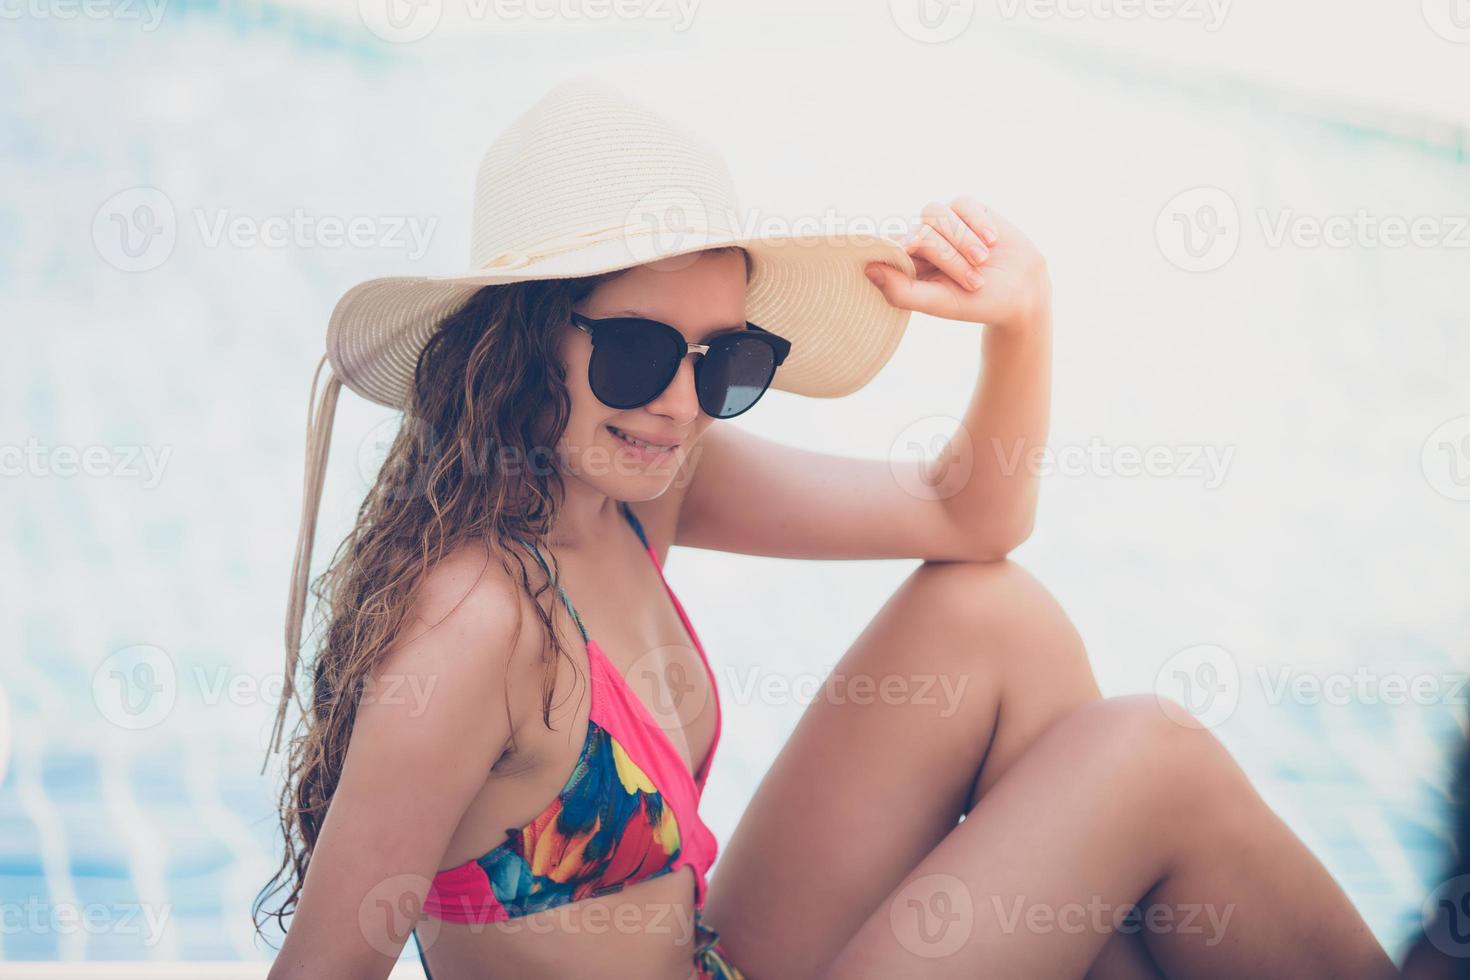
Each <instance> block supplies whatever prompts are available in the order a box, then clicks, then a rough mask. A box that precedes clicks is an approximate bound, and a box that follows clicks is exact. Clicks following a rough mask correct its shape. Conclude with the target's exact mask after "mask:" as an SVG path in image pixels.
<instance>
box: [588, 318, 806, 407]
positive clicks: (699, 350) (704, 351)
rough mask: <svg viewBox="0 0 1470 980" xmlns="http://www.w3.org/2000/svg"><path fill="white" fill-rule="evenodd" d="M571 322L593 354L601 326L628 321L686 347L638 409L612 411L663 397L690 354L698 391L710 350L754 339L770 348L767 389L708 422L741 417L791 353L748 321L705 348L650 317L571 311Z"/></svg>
mask: <svg viewBox="0 0 1470 980" xmlns="http://www.w3.org/2000/svg"><path fill="white" fill-rule="evenodd" d="M571 319H572V325H573V326H575V327H576V328H577V329H578V330H581V331H583V332H584V333H586V334H587V335H588V336H590V337H591V338H592V347H593V350H594V351H595V350H596V348H597V335H598V333H599V330H598V328H599V327H600V326H602V325H604V324H608V323H615V322H625V321H628V320H633V321H639V322H643V323H649V324H653V325H654V326H655V327H661V328H663V329H664V330H667V331H669V333H670V334H672V335H673V336H674V337H675V338H677V340H678V342H679V343H681V344H683V345H684V347H685V350H684V353H683V355H681V356H680V357H679V358H677V359H676V360H675V361H674V362H673V363H674V369H673V370H672V371H671V372H669V376H668V377H667V378H666V379H665V380H664V382H663V383H662V384H661V385H659V388H658V390H657V391H655V392H654V393H653V394H652V395H651V396H649V397H648V398H647V399H646V400H644V401H641V402H639V403H638V404H637V405H622V406H609V407H614V408H624V409H627V408H641V407H642V406H644V405H647V404H648V403H649V402H651V401H653V400H654V399H655V398H657V397H658V396H659V395H661V394H663V393H664V392H665V391H667V390H668V387H669V385H670V384H671V383H673V380H674V378H675V377H676V376H677V375H678V373H679V365H680V364H682V363H683V362H684V358H686V357H688V356H689V355H690V354H698V355H699V356H700V359H699V361H697V362H695V365H694V383H695V388H696V390H697V389H698V386H699V366H700V364H702V363H703V362H704V358H705V357H707V356H708V355H709V352H710V350H711V349H713V348H714V347H715V346H716V345H718V344H719V343H720V341H722V340H724V339H725V338H727V337H753V338H754V339H756V340H759V341H761V342H763V343H766V344H768V345H769V346H770V347H771V353H772V355H773V360H774V363H773V364H772V365H771V377H770V378H767V379H766V386H765V387H764V388H762V389H761V393H760V394H759V395H757V396H756V397H755V400H754V401H752V402H751V403H750V404H749V405H747V406H745V407H744V408H742V409H741V410H740V411H738V412H735V413H733V414H731V415H711V416H710V417H711V418H718V419H733V418H735V417H736V416H737V415H742V414H744V413H745V412H748V411H750V410H751V409H752V408H754V407H755V406H756V403H757V402H759V401H760V400H761V398H762V397H763V396H764V395H765V393H766V392H767V391H769V390H770V387H771V381H772V380H774V379H775V377H776V369H777V368H779V367H780V366H781V364H782V362H783V361H785V360H786V356H787V355H788V354H790V353H791V341H789V340H787V339H786V338H785V337H782V336H779V335H777V334H774V333H771V331H769V330H767V329H765V328H764V327H759V326H756V325H755V324H754V323H751V322H750V321H749V320H747V321H746V322H745V327H746V329H744V330H738V329H737V330H728V331H725V332H724V333H721V334H719V335H717V336H716V337H714V338H713V340H711V342H710V343H708V344H692V343H690V342H689V341H687V340H685V339H684V335H683V334H682V333H680V332H679V330H678V328H677V327H674V326H672V325H670V324H667V323H664V322H663V321H662V320H655V319H653V318H652V317H646V316H607V317H590V316H586V315H584V314H582V313H578V312H576V311H575V310H574V311H572V316H571ZM587 371H588V380H589V382H590V380H591V372H592V367H591V364H590V362H589V364H588V367H587ZM593 394H594V395H595V394H597V392H596V391H594V392H593ZM601 398H602V396H601V395H598V399H599V400H601ZM603 404H607V403H606V402H603ZM700 411H704V403H703V401H701V402H700ZM706 414H708V413H706Z"/></svg>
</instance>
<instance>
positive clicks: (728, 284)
mask: <svg viewBox="0 0 1470 980" xmlns="http://www.w3.org/2000/svg"><path fill="white" fill-rule="evenodd" d="M745 287H746V282H745V257H744V256H743V255H742V254H741V253H739V252H733V251H732V252H719V253H714V252H703V253H696V255H695V257H693V258H692V259H691V257H690V256H678V257H675V258H673V259H667V260H664V261H662V262H658V263H652V264H648V265H640V266H635V267H634V268H632V269H629V270H628V271H627V272H624V273H622V274H621V275H619V276H617V277H616V278H613V279H611V280H608V281H607V282H604V283H602V284H601V285H599V286H598V287H597V288H596V289H594V290H593V291H592V293H591V294H589V295H588V296H587V298H586V299H585V300H583V301H582V302H581V303H579V304H577V306H576V310H577V311H578V312H579V313H582V314H583V315H585V316H589V317H593V318H597V317H606V316H619V315H631V316H643V317H648V318H650V319H654V320H661V321H663V322H664V323H667V324H669V325H671V326H673V327H675V328H676V329H677V330H678V331H679V332H680V333H682V334H683V335H684V339H685V340H687V341H689V342H690V343H695V344H699V343H704V342H705V340H706V339H707V338H708V337H709V336H710V335H712V334H714V333H716V332H717V331H720V330H727V329H729V328H731V327H739V326H742V325H743V324H744V323H745ZM561 356H562V359H563V363H564V364H565V365H566V369H567V389H568V391H569V393H570V395H571V409H572V411H571V418H570V419H569V420H568V422H567V428H566V432H565V433H564V434H563V435H562V439H561V442H560V443H559V444H558V446H557V450H558V455H559V458H560V461H561V465H562V468H563V473H564V475H566V476H567V477H569V478H572V479H577V480H580V481H582V482H584V483H586V484H589V485H591V486H592V487H593V488H595V489H596V490H597V491H598V492H599V493H603V494H606V495H607V496H609V497H611V498H613V499H615V500H649V499H651V498H653V497H657V496H659V495H660V494H662V493H663V492H664V491H665V490H667V489H668V488H669V486H670V485H671V484H672V483H673V482H674V480H675V479H676V478H680V477H681V476H683V477H684V478H687V476H688V473H689V472H691V471H692V467H691V466H686V464H692V463H693V462H694V458H693V454H694V452H695V446H696V444H697V443H698V442H699V437H700V435H701V434H703V432H704V430H705V429H706V428H707V427H708V426H709V424H710V423H711V422H713V421H714V419H712V418H711V417H710V416H708V415H706V414H705V413H704V412H703V410H701V409H700V407H699V399H698V397H697V396H696V395H695V391H694V361H695V358H693V357H686V358H685V359H684V360H683V361H682V362H681V363H680V364H679V371H678V373H677V374H676V375H674V380H673V381H671V382H669V386H668V387H667V388H665V389H664V390H663V392H662V393H661V394H660V395H659V396H658V397H657V398H655V399H654V400H653V401H651V402H649V403H648V404H647V405H643V406H641V407H639V408H632V409H616V408H609V407H608V406H606V405H604V404H603V403H602V402H601V401H599V400H598V398H597V396H596V395H594V394H593V393H592V389H591V388H590V387H589V386H588V382H587V365H588V362H589V361H590V359H591V357H592V337H591V335H590V334H588V333H587V332H586V331H584V330H579V329H577V328H576V327H574V326H570V325H569V326H567V327H566V328H565V332H564V334H563V340H562V345H561ZM619 431H620V432H624V433H627V434H629V435H632V436H634V437H637V438H640V439H643V440H645V441H647V442H651V443H657V444H660V445H673V447H674V448H673V449H672V450H671V451H668V452H663V453H659V454H657V455H656V457H653V458H651V457H650V455H649V454H646V453H643V452H640V451H639V450H638V449H636V448H634V447H632V446H630V445H629V444H628V443H627V442H625V441H623V440H622V439H621V438H619V437H618V435H617V434H616V432H619Z"/></svg>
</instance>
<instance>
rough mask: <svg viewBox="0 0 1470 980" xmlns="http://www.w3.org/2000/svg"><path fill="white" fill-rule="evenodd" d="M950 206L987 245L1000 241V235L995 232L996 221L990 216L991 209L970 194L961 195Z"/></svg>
mask: <svg viewBox="0 0 1470 980" xmlns="http://www.w3.org/2000/svg"><path fill="white" fill-rule="evenodd" d="M950 206H951V207H952V208H954V212H955V214H957V215H959V216H960V217H961V218H963V219H964V220H965V223H966V224H967V225H969V226H970V227H971V228H973V229H974V230H975V231H976V232H978V233H979V235H980V238H981V239H982V240H983V241H984V242H985V244H986V245H994V244H995V243H996V242H998V241H1000V235H999V234H997V233H996V230H995V219H994V218H992V217H991V216H990V209H989V208H987V207H986V206H985V205H983V204H981V203H980V202H979V201H977V200H975V198H973V197H971V196H970V195H968V194H961V195H960V196H959V197H957V198H955V199H954V200H953V201H951V202H950Z"/></svg>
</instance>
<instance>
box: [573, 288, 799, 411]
mask: <svg viewBox="0 0 1470 980" xmlns="http://www.w3.org/2000/svg"><path fill="white" fill-rule="evenodd" d="M572 323H573V324H575V325H576V326H577V328H578V329H580V330H584V331H586V332H587V333H588V334H590V335H591V337H592V361H591V363H590V364H589V365H588V367H587V381H588V383H589V384H590V385H591V387H592V393H593V394H594V395H596V396H597V399H598V401H600V402H602V403H603V404H604V405H606V406H608V407H609V408H638V407H639V406H641V405H647V404H648V403H649V402H651V401H653V400H654V399H655V398H657V397H658V396H659V395H661V394H662V393H663V391H664V389H665V388H667V387H668V386H669V382H671V381H673V380H674V376H675V375H676V374H678V373H679V365H680V363H682V362H683V360H684V358H685V357H687V356H688V355H690V354H698V355H700V356H699V359H698V360H697V361H695V362H694V390H695V392H696V393H697V394H698V396H699V407H700V408H702V409H704V411H705V414H707V415H709V416H711V417H713V418H717V419H729V418H734V417H735V416H737V415H739V414H740V413H741V412H744V411H746V410H747V409H749V408H750V407H751V406H752V405H754V404H755V403H756V402H757V401H759V400H760V397H761V395H764V394H765V393H766V389H767V388H769V387H770V386H771V379H772V378H773V377H775V375H776V368H777V367H778V366H780V364H781V362H782V361H784V360H786V355H787V354H789V353H791V341H789V340H786V339H785V338H784V337H778V336H776V335H775V334H773V333H771V332H770V331H769V330H763V329H761V328H760V327H758V326H756V325H755V324H753V323H746V325H745V327H746V329H744V330H730V331H727V332H725V333H721V334H717V335H716V336H714V337H712V338H710V342H709V343H707V344H691V343H689V342H688V341H687V340H685V339H684V335H683V334H681V333H680V332H679V331H678V330H677V329H675V328H674V327H671V326H669V325H668V324H667V323H660V322H659V321H657V320H648V319H645V318H643V317H627V316H623V317H602V318H598V319H594V318H593V317H588V316H583V315H582V314H580V313H576V312H574V313H572Z"/></svg>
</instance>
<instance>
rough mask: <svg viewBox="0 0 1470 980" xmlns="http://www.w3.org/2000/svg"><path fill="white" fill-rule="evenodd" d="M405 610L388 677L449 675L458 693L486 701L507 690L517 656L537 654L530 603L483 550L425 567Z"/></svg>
mask: <svg viewBox="0 0 1470 980" xmlns="http://www.w3.org/2000/svg"><path fill="white" fill-rule="evenodd" d="M410 603H411V604H410V607H409V610H408V614H407V616H406V618H405V620H404V623H403V627H402V629H401V632H400V634H399V638H398V640H397V642H396V643H395V644H394V648H393V650H392V652H391V653H390V655H389V656H388V658H387V659H386V661H385V662H384V667H385V668H386V669H389V670H400V671H407V672H414V673H421V672H427V673H433V674H436V675H437V674H439V673H440V672H444V673H452V675H453V677H454V679H455V684H456V686H465V687H469V688H474V689H477V690H478V691H479V692H480V693H485V692H486V690H487V689H495V690H500V689H502V688H503V687H504V686H505V683H506V678H507V676H508V674H509V673H510V669H511V668H510V665H511V663H512V662H513V661H515V660H517V659H519V654H521V653H522V652H523V651H527V650H532V649H539V642H538V640H537V635H536V634H537V633H538V631H537V630H536V629H534V628H532V627H534V626H535V625H536V624H537V622H538V620H537V616H536V611H535V608H534V606H533V604H532V600H531V597H530V596H528V595H527V594H526V593H525V590H524V589H522V588H521V587H520V583H519V582H518V581H516V580H515V579H513V578H512V576H511V575H510V574H508V573H507V572H506V571H505V569H504V568H502V567H501V565H500V562H499V561H497V560H496V558H495V557H494V555H493V554H492V552H491V550H490V548H489V546H488V545H487V544H485V543H484V542H471V543H467V544H464V545H461V546H460V547H458V548H456V549H455V550H454V551H453V552H451V553H450V554H448V555H446V556H445V557H444V558H443V559H441V560H440V561H438V562H436V563H434V564H433V565H432V566H430V568H429V570H428V571H427V572H426V573H425V574H424V577H423V579H422V580H421V581H420V582H419V584H418V587H417V588H416V589H415V590H414V592H413V596H412V599H411V600H410ZM518 624H519V625H520V630H519V635H517V625H518Z"/></svg>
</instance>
